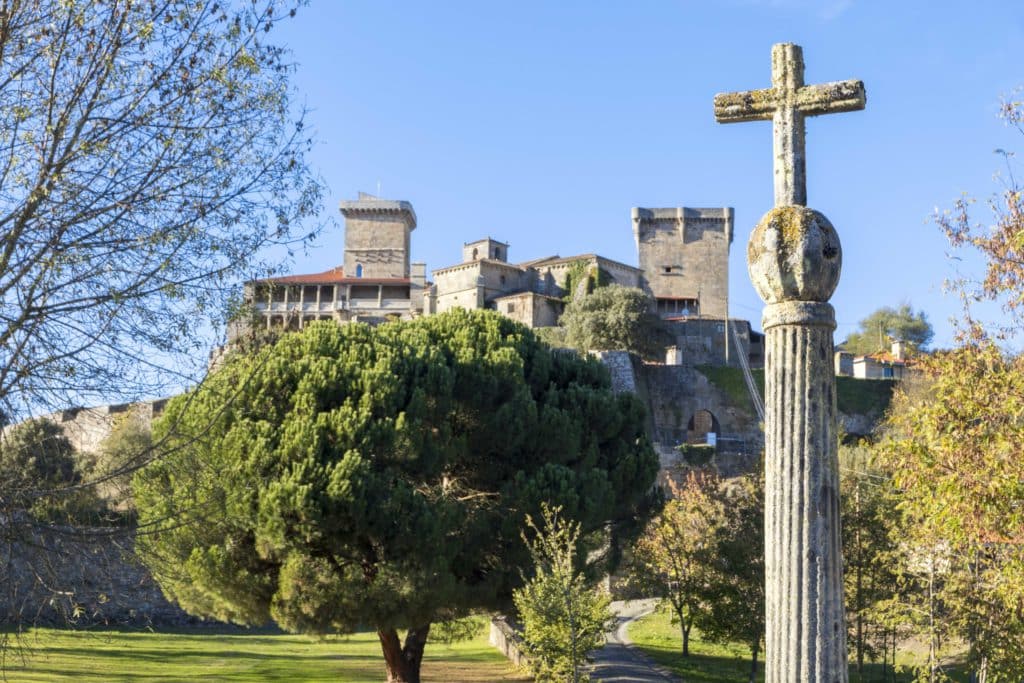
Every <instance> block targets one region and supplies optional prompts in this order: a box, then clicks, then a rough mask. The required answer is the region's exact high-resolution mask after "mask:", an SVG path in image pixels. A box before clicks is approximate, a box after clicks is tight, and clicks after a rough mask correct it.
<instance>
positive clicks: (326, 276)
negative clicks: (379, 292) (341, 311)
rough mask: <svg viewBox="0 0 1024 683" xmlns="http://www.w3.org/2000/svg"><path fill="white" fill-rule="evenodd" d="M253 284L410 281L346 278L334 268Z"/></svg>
mask: <svg viewBox="0 0 1024 683" xmlns="http://www.w3.org/2000/svg"><path fill="white" fill-rule="evenodd" d="M253 282H255V283H257V284H270V285H407V284H410V282H411V280H410V279H409V278H407V277H385V278H371V277H346V276H345V269H344V268H342V267H341V266H336V267H334V268H331V269H330V270H325V271H324V272H322V273H306V274H300V275H278V276H274V277H268V278H261V279H259V280H253Z"/></svg>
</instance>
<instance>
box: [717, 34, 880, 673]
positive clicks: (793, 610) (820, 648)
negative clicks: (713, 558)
mask: <svg viewBox="0 0 1024 683" xmlns="http://www.w3.org/2000/svg"><path fill="white" fill-rule="evenodd" d="M865 100H866V98H865V95H864V84H863V83H861V82H860V81H841V82H838V83H826V84H825V85H812V86H805V85H804V62H803V54H802V51H801V50H800V48H799V46H797V45H792V44H789V43H784V44H781V45H775V46H773V47H772V87H771V88H769V89H767V90H752V91H749V92H740V93H729V94H725V95H716V96H715V118H716V119H718V121H719V122H722V123H732V122H737V121H758V120H764V119H772V121H773V123H774V133H775V207H774V208H773V209H771V210H770V211H769V212H768V213H767V214H765V215H764V217H763V218H761V220H760V221H759V222H758V224H757V227H755V228H754V231H753V233H752V234H751V236H750V241H749V243H748V244H747V266H748V269H749V271H750V279H751V281H752V282H753V284H754V288H755V289H757V292H758V294H760V295H761V298H762V299H764V301H765V304H766V306H765V308H764V317H763V318H762V325H763V326H764V332H765V373H764V374H765V419H764V432H765V437H764V441H765V562H764V565H765V622H766V628H765V682H766V683H847V681H848V680H849V679H848V675H849V674H848V671H847V653H846V623H845V615H844V609H843V558H842V545H841V543H840V536H839V510H840V508H839V462H838V457H837V456H838V444H837V438H836V413H837V410H836V391H835V372H834V370H833V367H832V357H833V345H832V332H833V330H835V326H836V323H835V311H834V310H833V308H832V306H831V305H830V304H829V303H828V300H829V298H830V297H831V296H832V293H833V292H834V291H835V289H836V285H837V284H838V283H839V274H840V272H841V270H842V260H843V259H842V255H843V254H842V248H841V246H840V244H839V235H838V234H837V233H836V230H835V228H834V227H833V226H832V224H831V223H830V222H829V220H828V218H826V217H825V216H824V215H823V214H821V213H820V212H818V211H815V210H813V209H810V208H808V207H807V206H806V204H807V184H806V178H805V165H804V117H805V116H815V115H818V114H830V113H833V112H842V111H852V110H856V109H863V108H864V104H865Z"/></svg>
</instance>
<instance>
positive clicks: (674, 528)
mask: <svg viewBox="0 0 1024 683" xmlns="http://www.w3.org/2000/svg"><path fill="white" fill-rule="evenodd" d="M668 483H669V489H670V493H671V495H670V497H669V500H668V501H667V502H666V503H665V506H664V508H662V510H661V512H660V513H659V514H658V516H657V517H655V518H654V519H652V520H651V521H650V522H648V524H647V528H646V529H644V533H643V536H641V537H640V539H639V540H638V541H637V544H636V545H635V546H634V548H633V558H632V559H633V561H632V563H631V567H630V581H631V583H634V584H635V585H636V586H637V587H638V588H639V589H641V591H642V592H643V594H644V595H654V596H658V597H661V598H662V599H663V600H664V601H665V602H666V603H668V605H669V606H670V607H671V608H672V623H674V624H677V625H678V626H679V633H680V635H681V637H682V654H683V657H688V656H689V655H690V632H691V631H692V629H693V625H694V623H695V621H696V620H697V619H698V616H699V615H702V614H704V613H706V612H707V610H708V602H709V600H713V599H714V597H715V596H714V595H713V594H711V589H715V588H717V585H714V584H715V583H716V582H717V581H718V580H719V577H717V576H715V573H716V572H715V570H714V565H715V563H716V562H717V561H718V548H717V543H716V537H717V535H718V532H719V531H720V528H721V525H722V522H723V519H724V517H725V510H724V509H723V508H722V502H723V501H722V500H721V497H720V496H719V495H718V485H719V481H718V478H717V477H716V476H713V475H711V473H710V472H709V471H691V472H688V473H687V474H686V476H685V478H684V479H683V481H682V482H681V483H676V481H675V479H669V482H668Z"/></svg>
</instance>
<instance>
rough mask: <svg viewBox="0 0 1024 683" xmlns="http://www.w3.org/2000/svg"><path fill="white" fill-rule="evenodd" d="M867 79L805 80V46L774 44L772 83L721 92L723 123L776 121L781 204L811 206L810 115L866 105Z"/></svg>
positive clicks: (717, 107)
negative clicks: (806, 135)
mask: <svg viewBox="0 0 1024 683" xmlns="http://www.w3.org/2000/svg"><path fill="white" fill-rule="evenodd" d="M865 101H866V98H865V95H864V83H863V82H861V81H836V82H834V83H824V84H822V85H804V56H803V50H802V49H801V48H800V46H799V45H793V44H792V43H779V44H778V45H773V46H772V87H770V88H767V89H764V90H748V91H746V92H731V93H724V94H719V95H715V119H716V120H717V121H718V122H719V123H738V122H741V121H765V120H768V119H771V120H772V129H773V135H774V150H773V151H774V153H775V163H774V168H775V206H792V205H796V206H806V205H807V165H806V162H805V159H804V117H805V116H819V115H821V114H835V113H838V112H844V111H856V110H858V109H863V108H864V104H865Z"/></svg>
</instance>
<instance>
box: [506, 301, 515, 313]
mask: <svg viewBox="0 0 1024 683" xmlns="http://www.w3.org/2000/svg"><path fill="white" fill-rule="evenodd" d="M506 310H507V311H508V312H509V313H515V312H516V305H515V302H513V301H509V302H508V308H507V309H506Z"/></svg>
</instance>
